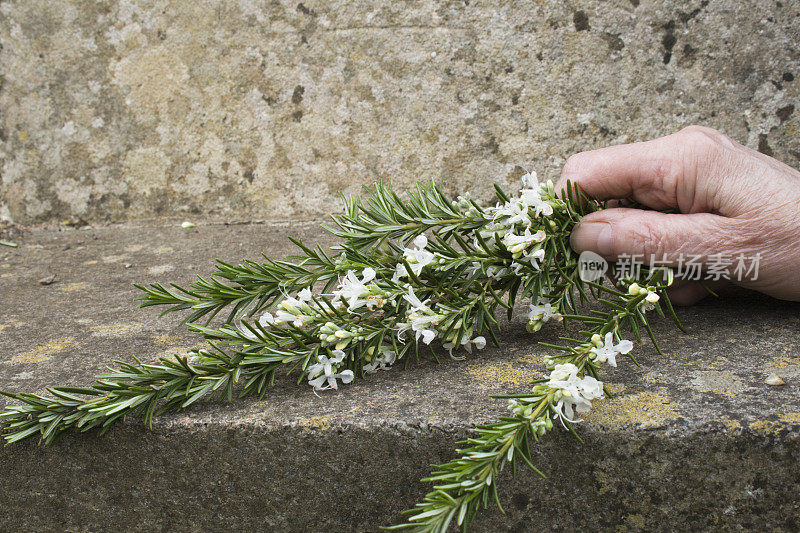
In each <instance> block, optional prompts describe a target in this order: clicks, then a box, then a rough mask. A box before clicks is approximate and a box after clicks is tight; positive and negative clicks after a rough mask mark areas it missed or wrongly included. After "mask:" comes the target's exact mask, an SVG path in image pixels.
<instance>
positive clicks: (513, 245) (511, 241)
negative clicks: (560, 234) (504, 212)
mask: <svg viewBox="0 0 800 533" xmlns="http://www.w3.org/2000/svg"><path fill="white" fill-rule="evenodd" d="M546 236H547V235H546V234H545V232H544V231H543V230H539V231H537V232H536V233H533V234H531V231H530V228H525V233H524V234H523V235H515V234H513V233H506V234H505V236H503V244H504V245H505V247H506V248H508V251H509V252H511V253H512V254H518V253H520V252H522V251H523V250H524V249H525V248H527V247H528V246H530V245H531V244H533V243H537V242H542V241H543V240H544V239H545V237H546Z"/></svg>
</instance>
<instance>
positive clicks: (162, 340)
mask: <svg viewBox="0 0 800 533" xmlns="http://www.w3.org/2000/svg"><path fill="white" fill-rule="evenodd" d="M153 340H154V341H155V342H156V344H161V345H162V346H166V345H168V344H175V343H177V342H180V341H181V337H180V336H179V335H159V336H157V337H155V338H153Z"/></svg>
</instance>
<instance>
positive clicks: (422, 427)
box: [0, 219, 800, 531]
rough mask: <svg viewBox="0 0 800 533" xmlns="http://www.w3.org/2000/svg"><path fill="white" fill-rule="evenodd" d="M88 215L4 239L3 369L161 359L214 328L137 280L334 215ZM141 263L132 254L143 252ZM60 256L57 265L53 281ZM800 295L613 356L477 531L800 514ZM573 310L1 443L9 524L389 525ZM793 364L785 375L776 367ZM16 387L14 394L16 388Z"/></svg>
mask: <svg viewBox="0 0 800 533" xmlns="http://www.w3.org/2000/svg"><path fill="white" fill-rule="evenodd" d="M180 222H181V221H180V220H160V221H151V222H140V223H136V224H132V223H128V224H121V225H112V226H105V227H95V228H92V229H87V230H75V229H68V228H61V229H58V230H55V229H46V228H38V229H33V230H31V231H29V232H28V233H27V234H26V235H25V238H24V240H22V241H21V245H20V247H19V248H17V249H4V248H0V295H1V296H0V303H2V305H0V389H3V390H14V391H32V390H40V391H41V390H42V389H43V388H44V387H45V386H48V385H53V384H74V385H81V384H87V383H89V382H90V381H91V379H92V376H93V375H94V374H96V373H98V372H101V371H102V370H103V368H104V365H105V364H107V363H108V362H109V360H110V359H113V358H118V359H124V360H132V357H133V356H134V355H136V356H139V357H141V358H145V359H149V358H153V357H155V356H156V355H159V354H168V353H174V352H180V351H181V350H185V349H187V348H189V347H192V346H195V345H196V341H195V340H194V339H193V338H191V337H190V336H188V335H187V334H185V333H184V332H183V330H182V329H181V328H176V327H174V323H175V322H177V316H173V317H167V318H160V319H159V318H158V317H157V311H155V310H152V309H146V310H137V309H135V307H134V305H133V302H132V301H131V300H132V298H133V296H134V294H135V293H134V289H133V288H132V287H131V284H132V283H133V282H146V281H153V280H158V281H177V282H180V283H186V282H188V281H190V280H191V279H192V277H193V276H194V274H196V273H206V272H208V271H210V269H211V262H210V260H209V257H212V256H219V257H221V258H224V259H226V260H233V261H236V260H239V259H244V258H247V257H255V256H256V253H255V250H264V251H265V252H267V253H268V254H269V255H271V256H278V255H283V254H285V253H286V252H287V251H288V249H287V248H286V245H285V239H284V237H285V236H287V235H299V236H301V237H303V238H304V239H308V240H309V241H310V242H321V243H323V244H325V243H328V242H329V241H327V240H325V239H320V237H319V232H318V230H317V225H316V224H313V223H294V224H292V225H289V224H283V225H275V224H229V225H225V224H223V223H222V221H221V220H212V219H198V220H195V222H197V223H198V228H195V229H182V228H181V227H180ZM126 264H129V265H130V267H129V268H126V267H125V265H126ZM52 274H56V275H57V278H56V282H55V283H53V284H51V285H40V284H39V283H38V281H37V280H39V279H41V278H43V277H45V276H48V275H52ZM798 311H800V306H799V305H798V304H790V303H784V302H779V301H775V300H771V299H766V298H761V297H755V296H752V295H748V294H738V295H733V296H731V297H729V298H728V299H725V300H722V301H712V302H707V303H705V304H702V305H700V306H697V307H694V308H691V309H684V310H681V311H680V315H681V318H682V319H683V320H684V321H685V323H686V324H687V325H688V327H689V329H690V333H689V334H682V333H680V332H678V331H677V330H676V328H674V327H673V326H672V325H671V323H669V322H667V321H659V322H657V325H656V333H657V335H658V336H659V338H660V339H661V346H662V349H663V351H664V355H663V356H659V355H658V354H657V353H656V352H655V351H654V349H653V348H652V346H651V345H650V344H649V343H647V342H645V343H643V344H641V345H637V349H636V356H637V358H638V360H639V361H640V363H641V364H642V366H641V368H636V367H635V366H633V365H631V364H630V363H628V362H621V364H620V367H619V368H618V369H617V370H615V371H612V372H609V373H608V374H607V379H606V381H607V382H608V383H611V384H612V386H613V388H614V390H616V391H618V394H617V396H616V397H615V398H614V399H609V400H604V401H601V402H598V403H597V404H596V409H595V410H594V411H593V412H592V413H591V416H589V417H587V420H586V422H585V423H583V424H581V427H580V431H581V435H582V437H583V438H584V439H585V441H586V445H585V446H583V447H582V446H580V445H578V444H577V443H576V442H575V441H574V440H573V439H571V438H570V437H569V436H568V435H566V434H565V433H564V432H554V434H553V435H551V436H550V437H548V438H547V439H545V441H544V442H543V443H542V445H541V446H540V447H538V449H537V450H536V452H535V459H536V462H537V463H538V465H539V466H540V467H541V468H542V470H543V471H544V472H545V473H546V474H547V475H548V479H546V480H540V479H537V478H535V477H534V476H533V475H531V474H530V473H528V472H521V473H520V475H519V476H518V477H517V479H516V480H511V478H510V476H508V475H506V476H505V477H504V479H502V480H501V484H502V487H503V488H502V490H501V498H502V502H503V504H504V506H505V508H506V510H507V513H508V514H507V515H505V516H503V515H500V513H499V512H497V511H496V510H494V509H491V510H489V511H486V512H484V514H483V515H482V516H481V518H480V519H479V521H478V523H477V524H476V527H475V530H476V531H543V530H557V531H571V530H576V529H585V528H588V529H591V530H595V529H598V530H603V531H617V530H633V531H635V530H647V531H651V530H657V531H658V530H664V531H666V530H669V531H673V530H698V529H726V528H727V529H732V530H735V529H748V530H749V529H756V530H762V529H763V530H773V529H774V530H786V531H793V530H796V529H797V528H798V527H799V526H800V497H799V496H798V494H800V466H798V465H800V439H798V429H800V398H799V397H798V394H797V386H798V383H800V337H798V331H800V328H799V327H798V326H800V313H798ZM558 334H559V329H558V328H545V330H543V331H542V332H541V335H540V336H537V337H532V336H530V335H528V334H527V333H526V332H525V331H524V327H523V322H522V321H521V320H514V321H512V322H511V323H510V324H508V326H507V328H506V329H505V335H504V336H503V339H504V341H505V344H504V345H503V346H502V347H501V348H499V349H498V348H487V349H486V350H485V351H483V352H481V353H480V354H478V355H476V356H475V357H471V358H470V359H469V360H467V361H465V362H455V361H452V360H450V359H448V358H446V357H444V358H443V359H442V363H441V364H438V365H437V364H436V363H435V362H433V360H432V358H431V357H430V355H425V356H423V358H422V360H421V361H419V362H413V363H412V364H411V365H410V366H409V368H408V369H407V370H400V369H395V370H392V371H389V372H382V373H379V374H377V375H375V376H369V377H368V378H367V379H365V380H358V381H357V382H355V383H353V384H351V385H349V386H346V387H342V388H341V389H340V390H339V391H338V392H333V393H325V394H321V395H320V396H319V397H317V396H315V395H314V394H313V393H312V392H311V390H310V388H309V387H308V386H307V385H305V384H303V385H300V386H297V385H295V384H294V383H293V381H292V380H282V381H280V382H279V383H278V384H277V385H276V386H275V387H274V389H273V390H271V391H270V392H269V394H268V395H267V396H266V397H265V398H264V400H263V401H257V400H253V399H244V400H237V401H235V402H233V403H231V404H223V403H214V402H206V403H204V404H203V405H200V406H197V407H196V408H193V409H191V410H189V411H187V412H184V413H181V414H176V415H172V416H165V417H163V418H161V419H157V421H156V424H155V427H154V429H153V430H152V431H147V430H146V429H145V428H143V427H141V426H140V425H138V424H137V422H136V421H129V422H127V423H125V424H124V425H121V426H119V427H117V428H115V429H113V430H112V431H110V432H109V433H108V434H107V435H106V436H104V437H102V438H99V437H97V436H96V435H94V434H87V435H73V434H69V435H67V436H66V437H65V438H64V439H63V440H62V442H61V443H60V444H59V445H58V446H56V447H53V448H47V449H43V448H38V447H36V446H35V444H34V443H26V444H22V445H19V446H13V447H9V448H5V449H2V450H0V508H2V510H3V511H2V513H0V529H1V530H37V531H42V530H53V531H56V530H58V531H62V530H70V531H95V530H105V529H119V530H132V529H152V530H158V529H160V530H165V531H197V530H201V529H211V530H220V529H232V530H253V529H256V530H289V531H374V530H376V526H377V525H380V524H390V523H393V522H396V521H397V520H399V513H400V511H401V510H402V509H404V508H407V507H409V506H411V505H413V504H414V502H415V501H416V500H417V499H418V498H420V497H421V496H422V495H423V494H424V492H425V487H424V486H423V485H421V484H419V482H418V479H419V478H420V477H422V476H424V475H425V474H427V472H428V470H429V466H428V465H429V464H430V463H435V462H440V461H444V460H446V459H448V458H450V457H452V453H453V447H454V443H455V441H456V440H458V439H460V438H463V437H464V436H466V435H467V434H468V431H469V429H470V427H472V425H473V424H476V423H481V422H486V421H489V420H492V419H493V418H494V417H497V416H498V415H500V414H503V413H504V412H505V411H504V403H503V402H502V401H499V400H491V399H489V398H488V394H490V393H492V392H503V391H505V392H516V391H522V390H524V389H525V387H526V383H527V382H528V380H529V379H530V378H531V377H532V376H538V375H539V371H540V370H541V369H542V364H541V358H542V356H543V355H544V354H546V353H547V350H545V349H542V348H541V347H538V346H537V345H536V344H535V340H549V341H552V340H554V339H555V338H556V336H557V335H558ZM771 373H777V374H778V375H779V376H781V377H782V378H783V379H784V380H785V381H786V383H787V384H786V385H784V386H781V387H774V386H769V385H766V384H765V383H764V379H765V378H766V376H767V375H769V374H771ZM0 405H2V401H0Z"/></svg>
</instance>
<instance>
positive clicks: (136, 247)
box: [125, 244, 144, 253]
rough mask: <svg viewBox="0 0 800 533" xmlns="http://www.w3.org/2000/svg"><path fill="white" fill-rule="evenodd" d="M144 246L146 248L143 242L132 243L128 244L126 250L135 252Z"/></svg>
mask: <svg viewBox="0 0 800 533" xmlns="http://www.w3.org/2000/svg"><path fill="white" fill-rule="evenodd" d="M142 248H144V245H143V244H132V245H130V246H126V247H125V251H126V252H130V253H133V252H138V251H139V250H141V249H142Z"/></svg>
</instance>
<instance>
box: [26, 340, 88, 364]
mask: <svg viewBox="0 0 800 533" xmlns="http://www.w3.org/2000/svg"><path fill="white" fill-rule="evenodd" d="M77 345H78V344H77V343H76V342H75V337H65V338H63V339H59V340H55V341H50V342H48V343H47V344H43V345H41V346H37V347H36V348H34V349H33V350H31V351H30V352H25V353H21V354H19V355H15V356H14V357H12V358H11V363H12V364H30V363H41V362H42V361H46V360H47V359H50V356H51V355H53V354H54V353H58V352H61V351H64V350H66V349H67V348H71V347H73V346H77Z"/></svg>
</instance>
